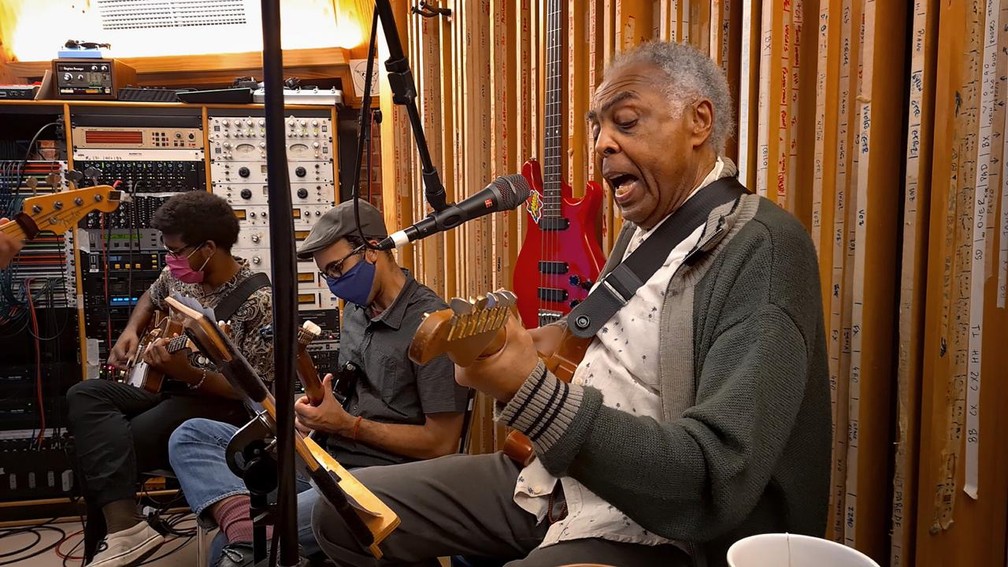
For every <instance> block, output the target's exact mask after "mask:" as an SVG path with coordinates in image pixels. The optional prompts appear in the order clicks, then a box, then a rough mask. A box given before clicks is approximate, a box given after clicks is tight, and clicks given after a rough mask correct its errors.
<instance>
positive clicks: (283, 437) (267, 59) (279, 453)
mask: <svg viewBox="0 0 1008 567" xmlns="http://www.w3.org/2000/svg"><path fill="white" fill-rule="evenodd" d="M261 5H262V28H263V83H264V87H265V90H266V100H265V105H264V112H265V117H266V174H267V177H268V186H269V189H268V192H269V193H268V194H269V214H270V217H271V218H270V221H269V235H270V242H271V244H272V245H271V246H270V257H271V261H272V269H273V273H272V274H271V276H272V279H273V338H274V341H273V345H274V346H273V363H274V365H275V371H274V377H275V381H274V388H275V391H274V395H275V397H276V399H277V400H279V403H277V408H276V441H277V450H276V460H277V473H278V474H277V476H278V478H279V486H278V490H277V506H276V509H275V514H276V523H275V524H274V530H276V531H277V532H278V534H277V535H278V537H277V541H278V544H277V545H278V547H279V555H278V558H279V560H278V562H277V564H278V565H281V566H283V567H293V566H294V565H297V563H298V540H297V509H296V506H297V495H296V491H295V487H294V484H295V475H296V472H295V469H294V408H293V407H292V402H293V399H294V376H295V366H294V364H295V363H294V361H295V356H296V354H297V353H296V351H295V350H294V346H295V345H296V344H297V337H296V332H297V321H296V318H297V297H296V294H297V261H296V260H295V258H294V220H293V218H292V216H291V209H292V207H293V204H292V202H291V193H290V177H289V173H288V171H287V147H286V138H285V136H286V134H285V129H284V98H283V52H282V50H281V47H280V0H262V1H261ZM257 559H258V558H257Z"/></svg>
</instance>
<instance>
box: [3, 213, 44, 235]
mask: <svg viewBox="0 0 1008 567" xmlns="http://www.w3.org/2000/svg"><path fill="white" fill-rule="evenodd" d="M0 232H2V233H4V234H5V235H7V236H9V237H11V238H13V239H15V240H31V239H32V238H35V235H37V234H38V233H39V230H38V227H36V226H35V223H34V221H32V220H31V217H29V216H28V215H26V214H24V213H18V215H17V216H15V217H14V218H13V219H12V220H9V221H7V222H5V223H3V224H2V225H0Z"/></svg>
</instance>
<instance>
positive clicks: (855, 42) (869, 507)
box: [382, 0, 1008, 566]
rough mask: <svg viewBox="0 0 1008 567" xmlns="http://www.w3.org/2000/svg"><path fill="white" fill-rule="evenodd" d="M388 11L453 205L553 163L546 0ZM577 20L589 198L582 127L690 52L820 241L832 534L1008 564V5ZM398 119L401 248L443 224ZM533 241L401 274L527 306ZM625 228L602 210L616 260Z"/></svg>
mask: <svg viewBox="0 0 1008 567" xmlns="http://www.w3.org/2000/svg"><path fill="white" fill-rule="evenodd" d="M394 4H395V6H396V9H397V10H398V11H399V14H400V16H401V17H402V21H403V26H402V29H401V30H400V31H401V33H402V34H403V37H404V38H405V39H404V41H405V42H406V43H407V44H408V45H409V53H410V57H411V64H412V68H413V69H414V73H415V76H416V77H417V81H418V85H419V88H420V93H421V96H420V100H419V104H420V106H421V112H422V114H423V117H424V123H425V127H426V128H427V135H428V141H429V142H430V143H431V149H432V155H433V156H434V159H435V163H436V164H437V165H438V167H439V170H440V172H441V176H442V179H443V180H444V182H445V185H446V188H447V191H448V194H449V197H450V198H451V199H454V200H459V199H462V198H464V197H466V196H467V195H470V194H472V193H473V192H475V191H477V190H479V189H480V188H482V187H483V186H484V185H485V184H486V183H487V182H488V181H490V180H491V179H492V178H494V177H496V176H498V175H504V174H509V173H514V172H517V171H518V170H519V168H520V166H521V163H522V162H523V161H524V160H526V159H528V158H531V157H536V158H539V157H541V154H542V149H541V144H542V139H543V136H542V134H541V128H542V120H543V119H542V116H543V105H544V97H543V94H542V93H543V86H544V81H545V77H544V76H543V73H544V69H545V57H546V54H545V52H544V47H545V38H544V36H543V34H544V30H543V26H544V23H545V21H544V17H545V15H544V14H545V12H544V6H545V0H520V1H516V2H505V1H503V0H478V1H474V2H466V1H463V0H451V1H444V2H442V3H441V4H442V5H443V6H446V7H450V8H451V9H452V10H453V13H452V16H451V18H450V19H446V18H436V19H431V20H422V19H421V18H419V17H418V16H410V15H408V13H407V10H408V3H407V2H405V1H398V2H395V3H394ZM562 5H563V10H564V17H565V18H566V25H565V26H564V31H563V33H564V40H565V42H566V43H565V49H564V50H563V56H564V58H565V69H568V71H567V73H566V74H565V76H564V77H563V78H562V81H561V84H562V85H563V88H564V89H565V92H564V99H565V100H566V102H567V105H566V107H567V108H566V109H565V112H566V114H565V116H564V122H563V123H564V124H565V125H566V132H567V136H566V140H565V143H566V146H565V154H564V155H565V156H566V157H567V161H566V163H565V164H564V171H565V172H566V180H567V181H568V182H570V183H571V185H572V187H573V189H574V194H575V195H580V194H582V191H583V187H584V184H585V183H586V182H587V181H590V180H595V181H599V180H600V178H599V172H598V170H597V165H596V164H595V162H594V159H593V154H592V150H591V140H590V139H588V137H589V135H588V132H587V129H586V128H585V124H584V120H583V117H584V113H585V111H586V110H587V108H588V105H589V102H590V98H591V95H592V92H593V91H594V88H595V87H596V86H597V85H598V84H599V83H600V82H601V79H602V73H603V70H604V68H605V65H606V64H607V63H608V62H609V61H610V60H611V59H612V57H613V55H614V54H615V53H617V52H618V51H621V50H624V49H627V48H630V47H632V46H634V45H636V44H639V43H641V42H643V41H647V40H650V39H662V40H677V41H686V42H689V43H691V44H692V45H695V46H696V47H698V48H699V49H701V50H703V51H705V52H707V53H710V54H711V55H712V57H713V58H714V59H715V60H716V61H717V62H718V63H719V64H721V65H722V67H723V68H725V69H726V71H727V75H728V78H729V84H730V86H731V89H732V92H733V95H734V96H735V97H736V105H737V106H736V112H737V115H736V118H737V120H736V122H737V131H736V135H735V136H734V137H733V139H732V140H731V141H730V142H729V144H728V148H727V151H726V156H727V157H730V158H731V159H733V160H736V161H737V163H739V165H740V168H741V170H742V177H743V179H744V181H746V183H747V184H748V185H749V186H750V187H751V188H753V189H754V190H758V191H759V192H760V193H764V194H766V196H767V197H768V198H770V199H771V200H773V201H774V202H776V203H777V204H778V205H780V206H782V207H784V208H786V209H787V210H789V211H791V212H793V213H794V214H795V215H796V216H797V217H798V218H799V219H801V220H802V222H803V223H804V224H805V225H806V226H807V227H808V229H809V231H810V234H811V235H812V239H813V241H814V242H815V244H816V248H817V250H818V251H819V257H820V277H821V280H822V293H823V310H824V316H825V323H826V335H827V337H826V339H827V347H828V350H829V357H830V365H829V367H830V383H831V391H832V398H833V420H834V428H835V434H834V455H833V459H834V460H833V465H834V466H833V469H832V470H833V473H832V474H833V478H832V480H831V487H832V489H831V506H830V521H829V529H828V532H827V533H826V534H823V535H824V536H827V537H830V538H833V539H836V540H837V541H842V542H845V543H847V544H848V545H853V546H855V547H857V548H859V549H861V550H863V551H865V552H867V553H869V554H870V555H871V556H872V557H873V558H875V560H876V561H878V562H879V563H880V564H882V565H890V564H891V565H925V566H926V565H995V564H1000V563H1003V562H1004V560H1005V559H1004V558H1005V543H1004V541H1005V532H1006V523H1008V522H1006V519H1008V510H1006V509H1005V506H1004V501H1005V500H1006V499H1008V473H1006V472H1005V471H1006V470H1008V467H1006V465H1008V463H1006V461H1008V452H1006V451H1004V450H1001V449H1000V446H999V445H1000V443H999V440H1000V439H1004V438H1005V437H1006V436H1008V420H1006V419H1004V418H1002V417H1001V416H1002V415H1003V414H1004V408H1005V407H1008V385H1006V383H1005V382H1006V380H1004V378H1005V377H1006V376H1008V371H1006V370H1004V369H1005V368H1008V360H1006V358H1008V354H1006V353H1008V349H1005V348H1003V345H1004V344H1005V340H1006V338H1008V314H1006V311H1005V307H1004V306H1003V304H999V300H1000V299H1001V296H1002V295H1003V294H1004V293H1006V292H1005V291H1004V290H1003V287H1002V286H1004V285H1005V280H1006V279H1008V274H1006V275H1004V276H1003V275H1002V274H1004V273H1005V272H1008V213H1006V212H1005V204H1004V201H1005V199H1006V197H1005V195H1004V193H1005V191H1006V189H1005V187H1006V183H1005V182H1004V180H1005V179H1006V178H1008V174H1006V170H1005V161H1004V157H1005V155H1004V151H1005V136H1004V134H1003V133H1004V129H1005V121H1006V113H1005V106H1004V104H1003V103H1004V101H1005V98H1006V94H1008V88H1006V85H1005V80H1004V77H1005V68H1006V62H1008V55H1006V51H1005V48H1006V47H1008V26H1005V23H1008V0H971V1H970V2H966V3H952V2H939V1H938V0H892V1H890V0H887V1H880V0H762V1H759V0H757V1H753V2H744V1H740V0H588V1H585V2H580V1H579V2H575V1H574V0H568V1H567V2H563V3H562ZM994 15H997V25H996V26H993V27H990V26H991V24H992V23H994V20H995V18H994ZM991 41H993V43H991ZM984 69H989V71H988V74H987V75H986V82H985V80H984V77H985V75H984ZM939 77H941V79H939ZM388 102H389V101H388V100H386V99H385V98H383V107H385V116H386V120H385V122H384V123H383V124H382V128H383V132H382V133H383V136H382V140H383V143H385V141H386V140H387V143H388V146H386V147H384V148H383V150H384V151H383V156H384V157H386V159H392V160H394V161H395V164H392V163H388V162H386V164H388V165H386V167H383V168H382V170H383V172H384V173H383V175H385V176H386V177H385V178H384V179H383V191H384V201H385V203H386V215H387V218H388V220H389V224H390V226H392V227H394V226H405V225H408V224H411V223H412V222H414V221H415V220H417V219H418V218H419V217H420V216H422V215H424V214H426V213H427V212H428V211H429V209H428V207H427V206H426V203H424V202H423V198H422V195H421V183H420V179H419V169H418V167H417V163H416V157H415V155H416V154H415V149H414V147H413V141H412V139H411V136H410V135H409V131H408V122H407V121H406V119H405V116H404V115H402V114H401V113H399V112H398V111H393V110H392V109H391V108H389V107H388ZM390 117H391V118H390ZM739 153H742V156H741V159H739V158H740V156H739ZM400 162H401V164H400ZM396 164H400V165H396ZM978 172H979V173H978ZM978 188H979V189H978ZM931 203H936V204H938V206H936V207H932V206H931ZM525 223H526V220H525V216H524V214H523V213H522V212H521V211H518V212H514V213H507V214H498V215H493V216H490V217H487V218H485V219H481V220H478V221H473V222H470V223H468V224H467V225H466V226H464V227H461V228H460V229H457V230H455V231H452V232H450V233H448V234H446V235H439V236H434V237H431V238H428V239H427V240H426V241H424V242H423V243H421V244H417V245H414V246H412V247H408V248H405V249H403V250H402V251H400V256H401V258H402V259H403V263H404V264H405V265H409V266H413V267H414V269H415V270H416V272H417V273H418V274H419V275H421V276H422V277H423V278H424V281H426V283H428V285H430V286H431V287H433V288H434V289H435V290H436V291H438V292H439V293H443V294H444V295H445V296H452V295H461V296H470V295H477V294H479V293H482V292H485V291H487V290H488V289H492V288H494V287H500V286H505V287H506V286H508V285H510V282H511V278H512V275H513V274H512V271H513V265H514V259H515V256H516V254H517V251H518V249H519V248H520V246H521V239H522V236H523V230H524V225H525ZM978 223H979V224H978ZM620 224H621V218H620V215H619V212H618V210H617V209H616V208H615V207H614V206H613V205H612V201H611V198H610V199H607V200H606V203H605V205H604V208H603V212H602V218H601V226H602V234H601V235H600V238H601V239H602V243H603V249H604V250H609V249H610V248H611V246H612V244H613V239H614V237H615V234H616V233H617V232H618V229H619V226H620ZM977 258H979V259H977ZM971 324H973V325H974V326H977V329H976V330H973V331H971V329H970V325H971ZM977 330H978V331H979V332H977ZM999 346H1000V348H999ZM971 372H973V374H972V376H973V378H972V379H971V374H970V373H971ZM977 376H979V377H980V380H977V378H976V377H977ZM980 385H982V387H981V388H980V389H979V394H977V393H973V394H970V393H969V391H968V388H969V387H971V386H973V387H977V386H980ZM977 402H978V403H977ZM970 403H974V405H975V406H976V407H974V408H972V409H973V410H974V412H975V413H976V416H975V417H970V416H969V415H968V414H969V411H970V409H971V408H970ZM489 409H490V406H489V403H488V402H487V401H486V400H483V401H482V402H481V404H480V409H479V411H478V413H477V425H476V428H475V429H474V439H473V446H472V450H473V451H475V452H485V451H490V450H493V449H494V447H496V446H499V443H500V440H501V438H500V436H499V434H500V430H499V429H498V428H496V427H495V426H493V425H492V424H491V423H490V413H489ZM971 419H972V421H970V420H971ZM969 424H972V425H973V426H975V427H976V431H968V430H967V429H966V427H967V425H969ZM968 441H969V442H968ZM973 441H975V442H973ZM971 451H974V452H971ZM967 461H969V464H968V467H967ZM967 473H969V474H975V476H976V479H977V486H976V488H977V499H974V498H973V497H971V496H969V495H967V494H966V493H964V492H963V487H964V481H965V479H966V478H967V477H966V475H967Z"/></svg>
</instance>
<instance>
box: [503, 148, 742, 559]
mask: <svg viewBox="0 0 1008 567" xmlns="http://www.w3.org/2000/svg"><path fill="white" fill-rule="evenodd" d="M723 168H724V162H723V161H721V158H718V159H717V161H716V162H715V164H714V168H713V169H712V170H711V171H710V173H708V175H707V177H706V178H704V180H703V181H702V182H701V183H700V185H698V186H697V188H696V189H694V190H693V192H692V193H691V194H690V197H692V196H693V195H696V193H697V192H698V191H699V190H700V189H701V188H703V187H706V186H707V185H709V184H710V183H713V182H714V181H716V180H717V179H718V178H719V177H720V175H721V171H722V169H723ZM688 198H689V197H687V199H688ZM668 218H669V217H666V218H665V219H664V220H662V221H661V222H659V223H658V224H657V225H656V226H654V227H652V228H651V229H650V230H644V229H642V228H640V227H637V230H636V232H635V233H634V236H633V239H632V240H631V241H630V245H629V246H627V250H626V253H625V254H624V256H623V260H624V261H626V259H627V257H629V256H630V254H631V253H633V251H634V250H636V249H637V248H638V247H639V246H640V245H641V244H642V243H643V242H644V241H645V240H647V238H648V237H649V236H651V235H652V234H654V232H655V230H657V229H658V227H659V226H661V225H662V224H663V223H664V222H665V221H666V220H668ZM705 220H706V219H705ZM703 227H704V224H703V223H701V224H700V225H699V226H698V227H697V228H696V230H694V231H693V232H692V233H691V234H690V235H689V236H687V237H686V238H685V239H684V240H683V241H682V242H680V243H679V244H678V245H677V246H676V247H675V248H673V249H672V251H671V252H669V255H668V257H667V258H666V259H665V262H664V263H663V265H662V266H661V267H660V268H658V270H657V271H656V272H655V273H654V274H653V275H652V276H651V277H650V278H649V279H648V280H647V282H645V283H644V285H642V286H641V287H640V288H639V289H638V290H637V293H636V294H634V296H633V297H632V298H630V301H629V302H627V304H626V305H624V306H623V307H622V308H621V309H620V310H619V311H617V312H616V313H615V314H614V315H613V316H612V318H610V319H609V321H607V322H606V324H605V325H604V326H603V327H602V328H601V329H599V331H598V333H596V335H595V339H594V340H593V341H592V342H591V345H589V347H588V349H587V350H586V351H585V355H584V358H583V359H582V360H581V364H579V365H578V367H577V370H575V371H574V377H573V378H571V381H572V382H574V383H575V384H579V385H582V386H591V387H592V388H596V389H598V390H599V391H600V392H602V396H603V400H602V403H603V404H605V405H606V406H608V407H611V408H615V409H618V410H620V411H624V412H627V413H629V414H631V415H634V416H640V417H650V418H652V419H654V420H656V421H661V418H662V412H661V394H660V389H659V388H660V384H659V382H658V355H657V353H658V338H659V335H660V333H659V326H660V323H661V310H660V306H661V305H662V303H663V301H664V297H665V289H666V287H668V283H669V281H670V280H671V279H672V275H673V274H675V271H676V270H677V269H679V266H680V265H682V263H683V260H685V259H686V256H687V255H688V254H689V252H690V251H691V250H692V249H693V247H694V246H696V245H697V243H698V242H699V241H700V237H701V236H702V233H703ZM596 285H597V284H596ZM557 480H558V479H556V478H555V477H553V476H552V475H550V474H549V472H547V471H546V469H545V468H544V467H543V466H542V463H541V462H540V461H538V460H536V461H533V462H532V464H531V465H529V466H527V467H525V468H524V469H523V470H522V472H521V474H520V475H519V476H518V482H517V483H516V486H515V492H514V501H515V503H516V504H518V506H520V507H522V508H524V509H525V510H527V511H528V512H530V513H532V514H535V515H536V517H537V518H538V519H539V521H542V519H543V518H544V517H545V516H546V513H547V511H548V502H549V496H550V495H551V494H552V493H553V488H554V486H555V484H556V481H557ZM559 480H560V483H561V485H562V486H563V494H564V498H565V499H566V501H567V516H566V517H565V518H564V519H562V520H559V521H557V522H556V523H554V524H553V525H552V526H550V528H549V530H548V531H547V532H546V537H545V538H544V539H543V541H542V543H541V544H540V545H541V546H542V547H545V546H547V545H551V544H554V543H558V542H561V541H567V540H574V539H584V538H600V539H606V540H610V541H618V542H623V543H636V544H643V545H661V544H666V543H675V542H671V541H670V540H668V539H665V538H663V537H661V536H659V535H657V534H653V533H651V532H649V531H648V530H645V529H644V528H642V527H641V526H640V525H638V524H637V523H636V522H634V521H633V520H631V519H630V518H629V517H628V516H627V515H626V514H624V513H623V512H621V511H620V510H619V509H618V508H616V507H615V506H613V505H611V504H609V503H608V502H606V501H605V500H603V499H602V498H601V497H599V496H598V495H596V494H595V493H594V492H592V491H591V490H589V489H588V488H587V487H585V486H584V485H583V484H581V483H580V482H578V481H577V480H575V479H574V478H573V477H569V476H567V477H563V478H561V479H559Z"/></svg>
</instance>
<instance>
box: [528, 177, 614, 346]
mask: <svg viewBox="0 0 1008 567" xmlns="http://www.w3.org/2000/svg"><path fill="white" fill-rule="evenodd" d="M522 175H523V176H524V177H525V179H526V180H528V182H529V185H530V186H531V187H532V191H533V193H532V195H531V196H530V197H529V199H528V201H527V202H526V213H527V214H528V219H529V223H528V230H527V232H526V233H525V240H524V241H523V242H522V247H521V251H520V252H519V253H518V260H517V262H516V264H515V272H514V291H515V294H516V295H517V296H518V313H519V314H520V316H521V320H522V324H523V325H524V326H525V327H526V328H529V329H531V328H535V327H538V326H541V325H544V324H548V323H551V322H553V321H556V320H557V319H559V318H560V317H562V316H563V315H566V314H567V313H569V312H570V310H571V308H572V307H573V306H575V305H577V304H578V303H580V302H581V301H583V300H584V298H585V297H587V296H588V291H589V289H590V288H591V286H592V284H594V283H595V281H596V279H597V278H598V275H599V272H600V271H601V270H602V266H603V264H605V255H604V254H603V253H602V247H601V246H600V245H599V242H598V239H597V236H596V235H597V234H598V219H599V216H600V211H601V207H602V196H603V191H602V187H600V186H599V184H598V183H595V182H590V183H588V185H587V186H586V187H585V195H584V197H583V198H581V199H574V198H573V197H572V196H571V188H570V186H569V185H567V184H566V183H561V184H560V186H561V187H562V191H561V196H560V198H559V199H557V200H556V202H557V203H558V205H559V207H556V206H554V207H553V210H552V213H553V214H551V210H550V207H548V206H547V205H548V203H549V202H550V197H549V196H548V195H547V192H544V187H543V178H542V171H541V169H540V166H539V162H537V161H536V160H534V159H531V160H529V161H527V162H525V165H524V166H523V167H522ZM547 191H548V190H547ZM557 208H558V209H559V211H556V210H555V209H557ZM557 212H558V213H559V214H558V215H557V214H556V213H557Z"/></svg>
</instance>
